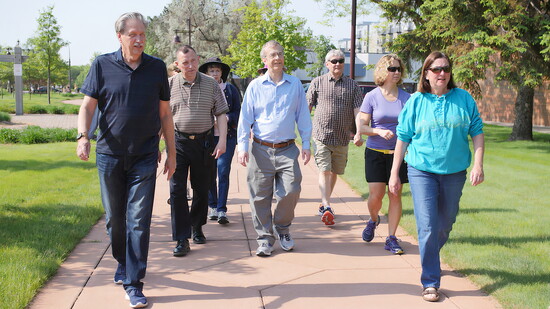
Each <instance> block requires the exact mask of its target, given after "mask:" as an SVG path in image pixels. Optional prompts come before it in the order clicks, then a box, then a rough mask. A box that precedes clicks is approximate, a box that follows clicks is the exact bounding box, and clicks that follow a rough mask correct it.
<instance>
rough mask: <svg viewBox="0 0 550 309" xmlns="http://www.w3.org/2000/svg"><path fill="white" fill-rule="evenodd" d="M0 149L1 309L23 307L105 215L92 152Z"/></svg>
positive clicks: (56, 147) (56, 146)
mask: <svg viewBox="0 0 550 309" xmlns="http://www.w3.org/2000/svg"><path fill="white" fill-rule="evenodd" d="M75 147H76V143H74V142H71V143H52V144H40V145H20V144H3V145H0V244H1V246H0V300H1V301H0V308H25V306H26V305H27V304H28V302H29V301H30V300H31V299H32V297H33V296H34V294H35V293H36V291H37V290H38V289H39V288H40V287H41V286H42V285H43V284H44V283H45V282H46V281H47V280H48V279H49V278H50V277H51V276H52V275H54V274H55V272H56V271H57V268H58V267H59V265H60V264H61V262H62V261H63V260H64V259H65V258H66V257H67V256H68V254H69V252H70V251H71V250H72V249H73V248H74V246H75V245H76V244H78V242H79V241H80V240H81V239H82V238H83V237H84V236H85V235H86V234H87V233H88V231H89V230H90V227H91V226H92V225H93V224H94V223H95V222H97V220H98V218H100V217H101V215H102V214H103V208H102V206H101V201H100V196H99V193H98V192H99V183H98V178H97V172H96V169H95V164H94V163H93V162H95V153H93V154H92V156H93V157H92V158H91V160H90V162H83V161H80V160H79V159H78V158H77V157H76V155H75Z"/></svg>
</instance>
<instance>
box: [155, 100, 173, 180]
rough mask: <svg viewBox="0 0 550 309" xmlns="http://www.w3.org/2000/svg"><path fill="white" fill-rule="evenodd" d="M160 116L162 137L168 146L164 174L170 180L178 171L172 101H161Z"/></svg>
mask: <svg viewBox="0 0 550 309" xmlns="http://www.w3.org/2000/svg"><path fill="white" fill-rule="evenodd" d="M159 114H160V124H161V131H162V136H163V137H164V142H165V144H166V162H165V163H164V170H163V174H166V175H167V176H166V179H167V180H170V178H172V175H173V174H174V172H175V171H176V142H175V137H174V121H173V120H172V111H171V110H170V101H160V106H159Z"/></svg>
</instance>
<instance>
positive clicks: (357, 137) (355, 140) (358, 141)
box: [353, 134, 364, 147]
mask: <svg viewBox="0 0 550 309" xmlns="http://www.w3.org/2000/svg"><path fill="white" fill-rule="evenodd" d="M363 142H364V140H363V138H362V137H361V134H355V136H354V137H353V143H354V144H355V146H357V147H359V146H362V145H363Z"/></svg>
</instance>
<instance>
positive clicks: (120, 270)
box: [113, 264, 126, 284]
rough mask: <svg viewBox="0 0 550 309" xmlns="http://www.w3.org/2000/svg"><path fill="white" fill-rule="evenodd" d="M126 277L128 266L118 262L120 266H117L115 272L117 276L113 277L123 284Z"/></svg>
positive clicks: (117, 282) (116, 281) (115, 280)
mask: <svg viewBox="0 0 550 309" xmlns="http://www.w3.org/2000/svg"><path fill="white" fill-rule="evenodd" d="M124 279H126V266H124V265H122V264H118V267H117V268H116V272H115V278H114V279H113V281H114V282H115V283H116V284H122V283H123V281H124Z"/></svg>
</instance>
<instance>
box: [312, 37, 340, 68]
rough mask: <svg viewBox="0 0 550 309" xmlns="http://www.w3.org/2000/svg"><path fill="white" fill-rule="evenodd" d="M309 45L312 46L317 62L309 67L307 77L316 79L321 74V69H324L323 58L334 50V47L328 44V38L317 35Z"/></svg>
mask: <svg viewBox="0 0 550 309" xmlns="http://www.w3.org/2000/svg"><path fill="white" fill-rule="evenodd" d="M311 41H312V42H311V45H312V46H313V52H314V53H315V56H316V57H317V61H315V63H313V64H312V65H311V66H309V67H308V68H307V69H306V71H307V76H310V77H317V76H319V75H321V74H322V73H323V68H324V67H325V56H326V54H327V53H328V52H329V51H330V50H332V49H336V46H334V44H332V43H331V42H330V38H328V37H326V36H324V35H319V36H316V37H315V38H313V39H312V40H311Z"/></svg>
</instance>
